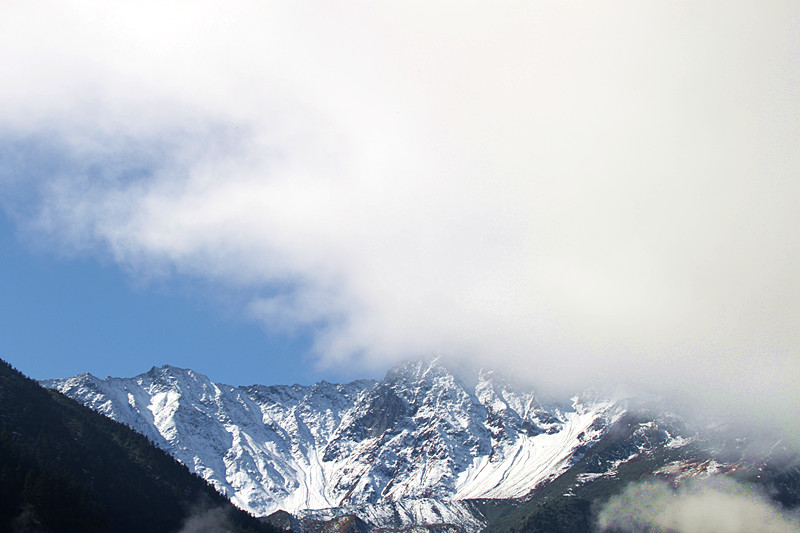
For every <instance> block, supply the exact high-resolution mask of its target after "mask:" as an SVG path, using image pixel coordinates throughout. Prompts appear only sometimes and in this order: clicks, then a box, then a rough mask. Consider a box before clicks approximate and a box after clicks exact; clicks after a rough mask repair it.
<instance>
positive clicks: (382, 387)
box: [43, 359, 623, 529]
mask: <svg viewBox="0 0 800 533" xmlns="http://www.w3.org/2000/svg"><path fill="white" fill-rule="evenodd" d="M43 385H45V386H47V387H51V388H55V389H58V390H59V391H61V392H63V393H64V394H66V395H67V396H70V397H72V398H74V399H76V400H78V401H80V402H82V403H84V404H85V405H88V406H90V407H92V408H93V409H95V410H97V411H99V412H101V413H104V414H106V415H107V416H109V417H111V418H113V419H115V420H118V421H120V422H123V423H125V424H128V425H129V426H131V427H132V428H134V429H135V430H137V431H139V432H141V433H143V434H145V435H146V436H148V437H149V438H150V439H151V440H153V441H154V442H155V443H156V444H157V445H158V446H160V447H162V448H163V449H165V450H167V451H168V452H169V453H171V454H172V455H173V456H175V457H176V458H177V459H178V460H180V461H181V462H183V463H184V464H186V465H187V466H189V468H190V469H192V470H193V471H194V472H196V473H197V474H199V475H200V476H202V477H203V478H205V479H207V480H208V481H210V482H211V483H212V484H213V485H214V486H215V487H216V488H217V489H218V490H219V491H220V492H222V493H224V494H226V495H227V496H229V497H230V498H231V499H232V500H233V502H234V503H236V504H237V505H238V506H240V507H242V508H243V509H246V510H248V511H250V512H252V513H254V514H256V515H259V516H264V515H268V514H270V513H272V512H274V511H276V510H279V509H284V510H287V511H290V512H293V513H297V512H299V511H304V510H325V509H331V508H346V509H358V508H360V509H362V510H361V511H360V512H361V514H362V515H363V514H366V515H370V514H371V515H374V516H375V517H379V516H380V515H381V513H384V512H386V513H388V514H390V515H394V516H395V517H396V516H397V515H404V516H406V517H407V518H406V519H403V520H401V522H403V521H405V522H408V523H413V522H414V521H415V520H422V521H423V522H424V521H425V520H426V519H430V520H435V521H436V522H439V523H441V522H443V521H446V519H448V517H447V516H445V515H448V514H455V515H459V516H456V517H449V518H452V519H459V520H462V521H464V520H466V516H467V515H469V511H468V510H463V509H460V507H459V506H458V505H457V504H455V502H452V500H455V501H461V500H466V499H474V498H519V497H522V496H525V495H526V494H528V493H529V492H530V491H531V490H532V489H533V488H535V487H536V486H537V485H539V484H541V483H542V482H544V481H546V480H549V479H553V478H555V477H556V476H557V475H559V474H561V473H562V472H564V471H565V470H566V469H567V468H568V467H569V466H570V465H571V464H573V463H574V462H575V461H576V460H578V459H580V457H581V455H582V453H583V451H585V450H586V449H587V447H588V446H590V445H591V444H592V443H594V442H596V441H598V440H599V439H600V438H601V437H602V436H603V435H604V434H605V433H606V431H607V430H608V428H609V427H610V426H611V425H612V424H613V423H614V422H615V420H617V419H618V418H619V417H620V416H621V414H622V413H623V409H622V408H621V407H620V406H619V405H615V404H614V403H612V402H609V401H602V400H596V399H586V398H580V397H576V398H574V399H573V402H572V403H571V404H569V405H561V404H557V403H554V402H545V401H542V400H541V399H540V398H538V397H537V396H536V394H535V393H534V392H533V391H532V390H527V389H519V388H516V387H514V386H513V385H512V384H511V382H510V381H508V380H507V379H504V378H501V377H499V376H498V375H496V374H495V373H493V372H489V371H476V372H473V371H467V370H463V369H459V370H453V369H451V368H448V367H447V366H445V365H444V364H442V363H441V362H440V361H439V360H436V359H421V360H417V361H413V362H408V363H404V364H401V365H398V366H397V367H395V368H393V369H392V370H390V371H389V372H388V373H387V375H386V377H385V378H384V379H383V380H382V381H380V382H375V381H355V382H353V383H348V384H331V383H327V382H321V383H318V384H316V385H313V386H310V387H306V386H299V385H293V386H282V385H278V386H263V385H253V386H249V387H233V386H229V385H224V384H219V383H214V382H212V381H211V380H210V379H209V378H207V377H206V376H203V375H201V374H197V373H195V372H193V371H191V370H185V369H179V368H175V367H170V366H164V367H161V368H153V369H151V370H150V371H149V372H147V373H145V374H141V375H139V376H136V377H134V378H107V379H104V380H101V379H98V378H96V377H94V376H92V375H90V374H81V375H79V376H75V377H73V378H67V379H57V380H47V381H44V382H43ZM398 502H402V505H401V506H400V507H398V506H397V505H396V504H397V503H398ZM414 502H416V503H414ZM437 502H439V504H437ZM446 502H450V503H448V504H447V505H443V504H444V503H446ZM387 505H388V506H389V507H391V508H393V510H392V511H391V512H387V511H385V509H386V508H387V507H386V506H387ZM400 508H402V512H401V511H399V510H398V509H400ZM367 509H368V510H367ZM381 509H384V510H383V511H382V510H381ZM320 512H323V514H324V513H325V511H320ZM327 512H329V511H327ZM426 514H430V515H431V516H428V517H427V518H426V516H425V515H426ZM461 515H464V516H461ZM375 520H378V518H375ZM477 527H478V525H475V526H474V527H472V528H471V529H475V528H477Z"/></svg>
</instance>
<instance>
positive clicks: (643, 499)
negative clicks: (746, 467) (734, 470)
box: [598, 478, 800, 533]
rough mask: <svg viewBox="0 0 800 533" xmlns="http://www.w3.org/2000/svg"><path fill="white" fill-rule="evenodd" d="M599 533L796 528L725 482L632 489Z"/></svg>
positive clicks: (762, 500) (799, 526)
mask: <svg viewBox="0 0 800 533" xmlns="http://www.w3.org/2000/svg"><path fill="white" fill-rule="evenodd" d="M598 526H599V528H600V530H601V531H616V532H634V531H670V532H674V533H712V532H713V533H745V532H748V531H761V532H763V533H771V532H775V533H777V532H782V533H790V532H797V531H800V523H798V521H797V520H796V518H792V517H791V516H789V515H788V514H787V513H786V512H785V511H783V510H781V509H780V508H779V507H778V506H777V505H776V504H774V503H772V502H771V501H770V500H769V498H767V497H766V496H765V495H763V494H761V493H760V492H758V491H757V490H756V489H755V488H752V487H748V486H746V485H742V484H740V483H736V482H734V481H733V480H730V479H726V478H713V479H707V480H703V481H692V482H689V483H688V484H686V485H682V486H680V487H679V488H678V489H677V490H673V489H672V488H671V487H670V486H669V485H667V484H665V483H659V482H648V483H634V484H631V485H629V486H628V487H627V488H626V489H625V491H623V493H622V494H619V495H617V496H614V497H612V498H611V500H609V502H608V503H606V505H605V506H604V507H603V509H602V510H601V512H600V515H599V517H598Z"/></svg>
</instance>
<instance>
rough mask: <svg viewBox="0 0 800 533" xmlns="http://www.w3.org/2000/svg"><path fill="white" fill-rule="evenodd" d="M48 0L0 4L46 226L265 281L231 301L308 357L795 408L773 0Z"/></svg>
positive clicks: (799, 191) (794, 16)
mask: <svg viewBox="0 0 800 533" xmlns="http://www.w3.org/2000/svg"><path fill="white" fill-rule="evenodd" d="M48 6H49V7H48V9H43V8H42V6H41V5H40V4H37V7H36V10H35V13H34V12H33V9H34V8H33V7H32V6H30V5H29V4H28V3H24V2H12V3H7V4H5V5H4V6H3V8H2V11H3V13H2V15H3V16H2V17H0V20H1V22H0V50H2V52H0V64H2V65H4V67H3V69H2V71H0V76H2V78H0V108H2V109H4V113H3V117H2V119H0V131H1V132H2V134H3V138H5V139H7V140H8V143H7V144H6V146H11V144H10V143H11V142H12V141H13V142H16V143H21V144H19V146H23V147H24V149H22V148H20V149H19V150H18V151H17V153H16V156H17V157H20V158H22V160H23V161H24V160H25V157H26V154H34V153H35V154H36V157H35V158H33V159H35V160H33V161H26V162H25V164H24V165H21V166H20V167H19V168H22V169H23V170H19V169H18V167H15V169H17V170H16V171H15V170H8V168H7V169H6V171H5V174H6V178H5V186H6V187H7V188H10V187H11V186H12V184H13V186H14V187H16V188H25V184H24V183H23V182H27V183H28V184H31V183H32V184H34V185H33V186H32V187H33V188H34V189H35V191H39V193H37V194H40V196H39V202H38V203H37V209H38V211H37V212H38V215H37V217H36V218H35V221H34V222H33V223H34V224H35V225H38V227H39V228H40V230H42V233H40V234H39V235H43V234H46V235H49V236H50V237H51V238H54V239H55V240H56V241H60V242H62V243H64V242H67V243H69V245H71V246H79V247H80V248H81V249H83V250H87V249H88V250H97V249H100V250H106V251H108V252H110V253H111V254H112V255H113V257H114V258H115V260H117V261H118V262H119V263H120V264H122V265H124V266H125V267H128V268H135V269H138V270H139V271H141V272H144V273H152V272H159V273H163V272H173V273H175V274H176V275H193V276H202V277H205V278H211V279H215V280H219V281H221V282H223V283H224V284H233V285H236V286H244V287H251V288H252V289H253V294H254V295H258V294H263V293H265V292H266V293H269V294H273V296H271V297H269V298H266V299H262V298H261V297H260V296H254V298H253V301H252V302H251V305H250V306H249V308H248V309H247V310H246V312H247V313H248V314H250V316H254V315H255V316H261V317H262V318H263V319H264V320H265V321H267V322H269V323H275V324H278V325H279V326H280V327H290V328H291V327H298V326H303V327H313V328H315V331H316V332H317V336H316V341H317V342H316V349H317V352H318V355H319V358H320V361H321V362H322V364H335V363H338V362H341V361H348V360H350V359H351V358H353V357H357V358H359V360H363V361H365V362H368V363H369V362H372V363H377V364H384V363H385V362H386V361H387V360H392V359H396V358H399V357H405V356H409V355H416V354H419V353H430V352H445V353H452V354H455V355H461V356H463V357H466V358H474V359H481V358H491V359H493V360H494V361H495V362H501V363H502V362H506V363H512V364H514V365H515V366H516V367H517V370H518V372H521V373H527V374H529V375H530V376H533V377H536V378H538V379H539V380H540V381H545V382H548V383H555V384H558V385H562V386H567V387H575V386H582V385H584V384H586V383H588V382H591V381H592V380H601V381H607V380H621V381H627V382H632V383H635V384H638V385H639V386H644V387H651V388H657V389H664V388H666V389H667V390H677V391H679V392H680V393H691V394H692V396H690V401H692V402H694V401H701V402H703V403H705V404H709V405H714V404H719V405H721V406H726V407H727V408H730V407H732V408H733V410H735V411H737V412H742V411H743V412H747V413H753V412H757V413H763V410H764V408H769V409H770V411H769V412H770V413H774V414H773V415H770V416H774V418H776V420H777V422H776V423H778V425H779V424H780V423H788V422H792V423H793V422H796V419H797V414H798V413H797V410H796V408H787V406H797V405H800V392H798V391H797V387H796V386H795V384H796V383H797V380H798V378H800V375H798V374H800V365H799V364H798V348H799V347H800V338H799V337H800V329H798V328H797V324H798V323H800V286H799V285H800V282H799V281H798V276H797V272H798V271H800V269H799V268H798V267H799V266H800V265H799V264H798V263H799V262H798V259H800V257H799V256H800V246H798V245H799V244H800V242H798V241H800V237H799V236H798V231H797V229H796V228H798V227H800V214H798V210H797V208H796V207H797V204H798V199H800V181H798V180H797V179H796V176H797V175H798V171H800V154H798V152H797V150H796V146H798V145H800V116H799V114H798V105H797V102H798V101H800V99H799V98H798V97H799V96H800V95H799V94H798V92H799V91H800V83H798V82H800V76H799V74H800V66H798V63H797V57H798V54H799V53H800V44H799V43H798V38H797V32H796V28H797V24H798V22H799V21H800V15H798V13H797V11H796V9H794V8H793V7H792V6H790V5H788V4H787V5H778V4H775V5H770V6H765V5H763V4H762V3H755V2H753V3H736V4H729V3H714V2H699V3H693V4H692V5H687V4H675V3H661V4H647V5H644V4H641V3H635V2H632V3H618V4H614V5H597V4H595V3H580V2H578V3H571V4H564V3H559V4H553V3H548V2H523V3H507V4H504V5H503V6H497V5H490V4H489V3H478V2H475V3H467V4H459V5H457V6H456V5H455V4H450V3H447V2H433V3H431V2H426V3H424V4H415V3H403V4H402V5H399V4H397V3H381V2H377V3H376V2H350V3H346V4H341V5H336V6H325V7H323V6H320V5H318V4H315V3H311V2H292V3H286V4H280V3H267V4H263V3H258V2H234V3H229V4H225V5H221V4H216V3H212V2H205V3H204V2H193V3H192V4H191V6H180V5H177V4H171V5H168V6H167V5H164V4H163V3H155V2H144V3H137V4H136V6H131V7H129V8H128V7H125V6H119V5H115V4H109V3H107V2H92V1H88V0H87V1H84V2H69V3H62V2H53V3H51V4H48ZM15 146H16V145H15ZM6 152H8V150H6ZM20 153H21V154H22V155H20ZM42 154H44V155H46V156H47V157H44V158H43V157H42ZM43 160H49V161H56V162H57V163H58V165H57V168H55V169H54V168H53V167H52V165H51V166H48V165H45V164H44V163H42V161H43ZM9 176H12V178H13V179H12V178H9ZM21 176H22V177H21ZM9 190H10V189H9ZM9 198H11V196H9ZM15 198H16V197H15ZM4 205H5V208H6V209H9V210H14V205H13V204H12V203H11V200H8V199H7V200H6V201H5V202H4ZM274 294H277V296H274ZM520 366H522V367H524V369H520V368H519V367H520ZM697 391H701V392H700V393H697ZM731 391H736V394H734V395H732V394H731ZM742 391H745V392H742ZM732 396H733V398H732Z"/></svg>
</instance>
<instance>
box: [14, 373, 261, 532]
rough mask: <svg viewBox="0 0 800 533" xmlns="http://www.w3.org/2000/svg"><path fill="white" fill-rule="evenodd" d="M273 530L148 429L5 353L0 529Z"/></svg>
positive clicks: (114, 530)
mask: <svg viewBox="0 0 800 533" xmlns="http://www.w3.org/2000/svg"><path fill="white" fill-rule="evenodd" d="M183 528H186V529H187V530H191V531H232V532H249V531H252V532H256V531H264V532H268V531H276V530H275V529H273V528H271V527H270V526H268V525H265V524H263V523H261V522H260V521H258V520H256V519H255V518H253V517H251V516H250V515H248V514H247V513H244V512H243V511H240V510H238V509H236V508H235V507H233V506H232V505H231V504H230V502H229V501H228V500H227V499H226V498H224V497H223V496H221V495H220V494H218V493H217V492H216V491H215V490H214V489H213V488H212V487H210V486H209V485H208V484H207V483H206V482H205V481H204V480H202V479H201V478H199V477H197V476H195V475H194V474H192V473H190V472H189V471H188V470H187V469H186V468H185V467H184V466H183V465H181V464H180V463H178V462H176V461H175V460H174V459H173V458H171V457H170V456H169V455H167V454H166V453H164V452H163V451H161V450H159V449H157V448H156V447H155V446H153V445H152V444H151V443H150V442H149V441H148V440H147V439H146V438H145V437H143V436H142V435H139V434H138V433H135V432H133V431H132V430H130V429H129V428H127V427H126V426H124V425H122V424H119V423H117V422H114V421H113V420H110V419H108V418H106V417H104V416H102V415H100V414H98V413H95V412H93V411H92V410H91V409H89V408H87V407H84V406H82V405H80V404H78V403H77V402H75V401H73V400H70V399H69V398H66V397H65V396H63V395H61V394H60V393H58V392H55V391H51V390H46V389H43V388H42V387H40V386H39V385H38V384H37V383H36V382H35V381H33V380H31V379H28V378H26V377H25V376H23V375H22V374H21V373H19V372H18V371H16V370H15V369H13V368H12V367H11V366H10V365H9V364H8V363H6V362H5V361H2V360H0V530H1V531H20V532H22V531H37V532H50V531H52V532H71V531H81V532H86V533H88V532H107V531H113V532H141V531H149V532H165V533H177V532H178V531H181V530H182V529H183Z"/></svg>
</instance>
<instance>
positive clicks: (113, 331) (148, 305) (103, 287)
mask: <svg viewBox="0 0 800 533" xmlns="http://www.w3.org/2000/svg"><path fill="white" fill-rule="evenodd" d="M18 233H19V230H18V228H16V227H15V225H14V224H13V222H11V221H10V220H9V218H8V217H7V216H6V215H5V214H0V257H1V258H2V276H0V294H2V295H3V297H2V298H1V299H0V338H2V339H3V347H2V350H3V352H2V356H1V357H2V358H4V359H5V360H7V361H8V362H10V363H11V364H13V365H14V366H15V367H17V368H18V369H19V370H21V371H22V372H24V373H25V374H27V375H28V376H30V377H34V378H37V379H43V378H48V377H64V376H72V375H75V374H78V373H81V372H87V371H89V372H91V373H93V374H95V375H97V376H99V377H106V376H109V375H110V376H133V375H136V374H139V373H142V372H145V371H147V370H149V368H150V366H152V365H156V366H160V365H163V364H171V365H173V366H179V367H184V368H192V369H195V370H197V371H199V372H202V373H206V374H208V375H209V376H211V377H212V378H213V379H215V380H216V381H220V382H223V383H229V384H241V385H245V384H252V383H262V384H273V383H285V384H290V383H301V384H310V383H313V382H315V381H317V380H319V379H321V378H322V377H328V378H329V379H332V378H335V377H342V376H344V377H347V375H348V373H341V374H339V375H337V373H336V372H328V373H327V374H326V375H323V374H322V373H318V372H314V371H313V370H311V369H310V368H309V367H310V365H309V362H308V361H307V360H306V359H305V358H306V354H307V352H308V348H309V340H308V337H307V336H304V335H302V334H299V333H298V334H291V335H290V334H284V335H281V334H268V333H267V332H266V331H265V330H264V328H263V326H262V325H261V324H258V323H256V322H248V321H245V320H242V319H241V317H238V316H235V315H233V314H232V313H231V311H230V310H225V309H224V308H221V305H222V304H220V303H219V302H218V301H215V298H214V297H213V296H212V295H210V294H209V292H212V293H213V290H214V289H213V288H210V287H205V288H204V287H202V286H201V285H200V284H199V283H192V282H191V281H178V282H177V283H176V282H174V281H173V282H170V283H164V282H161V283H158V282H156V283H151V284H146V285H143V284H141V283H139V284H137V283H136V282H135V281H133V280H132V279H131V278H130V276H127V275H126V274H125V273H123V272H122V271H120V269H119V268H117V267H116V266H115V265H114V264H110V263H108V262H107V261H105V262H104V261H98V260H96V259H95V258H92V257H89V258H86V257H65V256H63V255H59V254H57V253H55V252H52V251H47V250H41V249H36V248H32V247H29V246H26V245H25V244H24V243H23V242H21V240H20V238H19V236H18ZM222 307H224V305H222Z"/></svg>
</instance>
